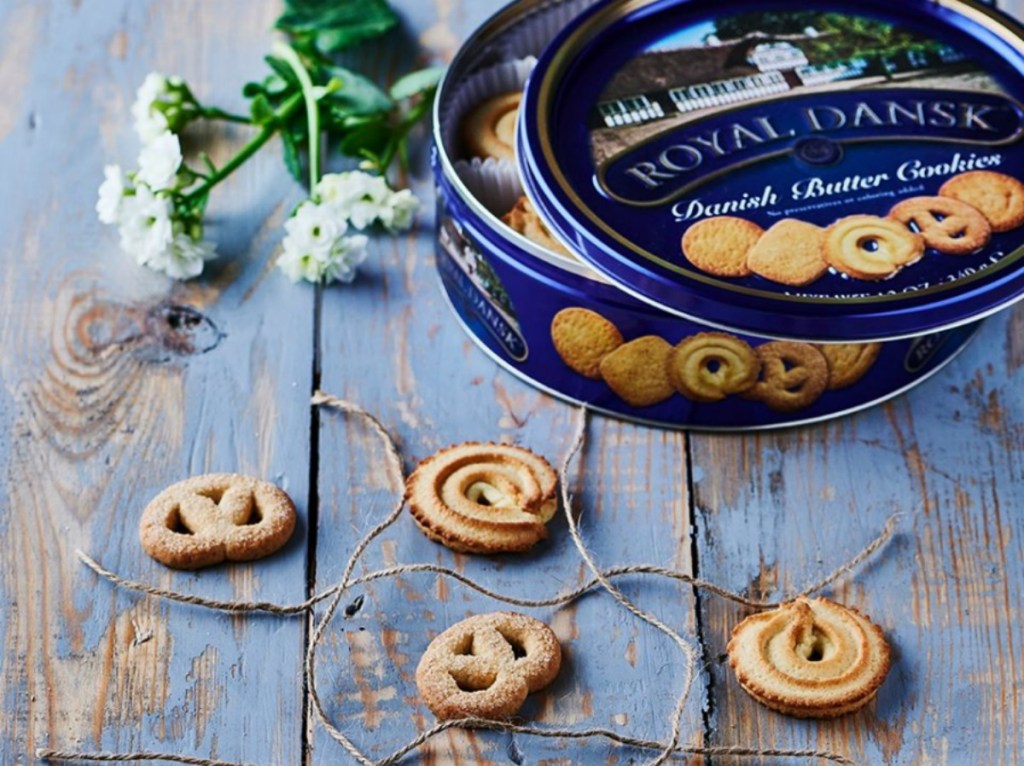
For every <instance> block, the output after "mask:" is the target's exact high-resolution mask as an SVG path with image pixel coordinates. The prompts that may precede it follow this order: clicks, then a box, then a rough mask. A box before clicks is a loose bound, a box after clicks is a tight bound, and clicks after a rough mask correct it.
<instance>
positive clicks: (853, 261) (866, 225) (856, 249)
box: [822, 215, 925, 281]
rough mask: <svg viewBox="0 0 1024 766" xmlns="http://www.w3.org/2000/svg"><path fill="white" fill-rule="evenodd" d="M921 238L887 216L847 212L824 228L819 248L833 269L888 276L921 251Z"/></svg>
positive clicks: (864, 276)
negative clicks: (825, 229) (822, 242)
mask: <svg viewBox="0 0 1024 766" xmlns="http://www.w3.org/2000/svg"><path fill="white" fill-rule="evenodd" d="M924 249H925V247H924V238H923V237H921V235H920V234H915V233H914V232H912V231H910V230H909V229H908V228H907V227H906V226H904V225H903V224H901V223H899V222H898V221H894V220H892V219H890V218H879V217H878V216H873V215H851V216H849V217H847V218H842V219H840V220H838V221H836V222H835V223H834V224H832V225H831V226H830V227H829V228H828V230H827V231H826V232H825V242H824V244H823V246H822V252H823V253H824V255H825V260H826V261H828V263H829V265H830V266H832V267H833V268H835V269H836V270H837V271H841V272H842V273H843V274H846V275H847V276H851V277H853V278H855V279H863V280H866V281H878V280H882V279H888V278H889V277H891V276H893V275H895V274H896V273H897V272H898V271H900V269H902V268H904V267H905V266H909V265H910V264H912V263H916V262H917V261H919V260H920V259H921V256H923V255H924Z"/></svg>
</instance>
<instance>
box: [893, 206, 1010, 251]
mask: <svg viewBox="0 0 1024 766" xmlns="http://www.w3.org/2000/svg"><path fill="white" fill-rule="evenodd" d="M889 217H890V218H893V219H895V220H897V221H899V222H900V223H902V224H906V225H907V226H913V227H914V228H915V230H916V231H918V232H919V233H920V234H921V236H922V237H924V242H925V244H926V245H927V246H928V247H930V248H932V249H934V250H938V251H939V252H940V253H946V254H948V255H970V254H971V253H974V252H977V251H978V250H980V249H981V248H983V247H984V246H985V245H987V244H988V243H989V240H990V239H992V227H991V226H990V225H989V222H988V220H986V218H985V216H983V215H982V214H981V213H980V212H979V211H978V210H977V209H976V208H973V207H971V206H970V205H968V204H967V203H966V202H960V201H959V200H956V199H953V198H952V197H913V198H911V199H908V200H904V201H903V202H901V203H899V204H898V205H896V207H894V208H893V209H892V210H891V211H889Z"/></svg>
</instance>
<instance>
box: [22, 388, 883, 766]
mask: <svg viewBox="0 0 1024 766" xmlns="http://www.w3.org/2000/svg"><path fill="white" fill-rule="evenodd" d="M312 403H313V404H314V405H316V406H329V407H332V408H334V409H337V410H339V411H342V412H345V413H348V414H353V415H358V416H360V417H362V418H364V419H365V420H366V422H367V423H368V424H369V425H370V427H371V429H372V430H373V431H374V432H375V433H376V435H377V436H378V437H379V438H380V440H381V443H382V444H383V445H384V447H385V451H386V454H387V463H388V470H389V472H390V473H391V474H392V476H391V478H392V481H393V482H394V483H395V486H396V490H397V495H398V499H397V500H396V502H395V504H394V506H393V507H392V509H391V512H390V513H389V514H388V516H387V517H386V518H385V519H384V520H383V521H382V522H380V523H379V524H377V525H376V526H375V527H374V528H373V529H371V530H370V531H369V532H368V533H367V534H366V535H365V536H364V537H363V538H362V539H361V540H360V541H359V543H358V544H357V545H356V547H355V549H354V550H353V552H352V554H351V556H350V557H349V559H348V561H347V563H346V566H345V569H344V571H343V574H342V577H341V579H340V581H339V582H338V583H337V584H336V585H335V586H334V587H332V588H329V589H328V590H326V591H324V592H322V593H319V594H316V595H314V596H313V597H312V598H309V599H307V600H306V601H303V602H302V603H300V604H295V605H280V604H275V603H271V602H266V601H221V600H216V599H207V598H204V597H201V596H192V595H188V594H183V593H177V592H175V591H170V590H165V589H162V588H156V587H154V586H151V585H147V584H145V583H139V582H134V581H131V580H126V579H124V578H122V577H120V576H119V575H117V574H115V573H113V572H110V571H108V570H106V569H104V568H103V567H102V566H101V565H100V564H99V563H97V562H96V561H95V560H93V559H92V558H90V557H89V556H88V555H86V554H85V553H84V552H82V551H78V552H77V553H78V556H79V558H80V559H81V560H82V562H83V563H84V564H85V565H86V566H88V567H89V568H90V569H91V570H92V571H94V572H95V573H96V574H97V575H99V576H101V577H103V578H105V579H107V580H109V581H110V582H111V583H113V584H114V585H116V586H118V587H122V588H125V589H128V590H133V591H137V592H140V593H145V594H147V595H151V596H155V597H159V598H164V599H168V600H171V601H176V602H180V603H186V604H192V605H196V606H201V607H204V608H208V609H214V610H218V611H225V612H232V613H246V612H266V613H269V614H275V615H279V616H293V615H299V614H306V613H308V612H309V611H310V610H312V608H313V607H314V606H315V605H316V604H318V603H320V602H321V601H325V600H328V599H329V603H328V606H327V609H326V611H325V613H324V615H323V617H322V618H321V619H320V621H319V622H317V623H315V626H314V630H313V633H312V636H311V640H310V644H309V647H308V648H307V651H306V657H305V662H304V672H305V674H306V680H307V685H308V689H309V690H310V698H311V701H312V707H313V710H314V711H315V713H316V716H317V718H318V720H319V721H320V723H321V725H322V726H323V727H324V729H325V730H326V731H327V733H328V735H329V736H330V737H331V738H332V739H334V740H335V741H336V742H338V744H340V745H341V746H342V747H343V748H344V749H345V750H346V751H347V752H348V753H349V755H351V756H352V757H353V758H354V759H355V760H356V761H357V762H358V763H360V764H362V766H394V764H397V763H399V762H400V761H401V760H402V759H403V758H404V757H405V756H406V755H408V754H409V753H411V752H412V751H414V750H416V749H417V748H418V747H420V746H421V745H423V744H425V743H426V742H427V741H429V740H430V739H432V738H433V737H435V736H437V735H438V734H440V733H442V732H445V731H447V730H449V729H452V728H464V729H486V730H496V731H504V732H509V733H518V734H524V735H529V736H537V737H544V738H562V739H587V738H603V739H607V740H609V741H611V742H615V743H617V744H620V745H625V746H630V747H635V748H638V749H646V750H658V751H660V752H659V753H658V755H657V756H656V757H655V758H654V759H653V760H652V761H650V762H649V764H648V766H660V764H663V763H664V762H665V761H666V760H667V759H668V758H670V757H671V756H672V755H673V754H690V755H706V756H737V757H744V756H757V757H781V758H818V759H822V760H826V761H830V762H833V763H838V764H847V765H848V766H853V761H851V760H849V759H848V758H846V757H844V756H841V755H838V754H836V753H831V752H828V751H822V750H782V749H771V748H770V749H759V748H749V747H739V746H722V747H699V746H684V745H681V744H680V742H679V740H680V738H681V736H682V717H683V714H684V712H685V706H686V702H687V700H688V699H689V695H690V691H691V688H692V684H693V680H694V677H695V670H696V659H695V657H696V652H695V650H694V648H693V646H692V645H691V644H690V643H688V642H687V641H686V640H685V639H684V638H683V637H682V635H680V634H679V633H678V632H677V631H675V630H673V629H672V628H671V627H669V626H668V625H667V624H665V623H664V622H662V621H661V620H660V619H658V618H657V617H655V616H654V615H651V614H649V613H647V612H645V611H643V610H642V609H640V607H638V606H637V605H636V604H635V603H633V602H632V601H631V600H630V599H629V598H628V597H626V596H625V595H624V594H623V593H622V592H621V591H620V590H619V589H618V588H616V587H615V585H614V584H612V582H611V580H612V579H615V578H619V577H624V576H628V575H654V576H659V577H665V578H669V579H673V580H678V581H681V582H684V583H687V584H689V585H691V586H693V587H695V588H700V589H702V590H706V591H708V592H710V593H713V594H715V595H718V596H720V597H722V598H724V599H727V600H730V601H733V602H735V603H738V604H741V605H743V606H747V607H751V608H755V609H772V608H777V607H778V606H779V605H780V602H769V601H758V600H754V599H749V598H747V597H745V596H743V595H742V594H739V593H734V592H732V591H729V590H727V589H724V588H721V587H720V586H717V585H715V584H713V583H709V582H707V581H704V580H701V579H699V578H696V577H693V576H691V575H688V574H686V573H684V572H679V571H677V570H672V569H667V568H663V567H657V566H653V565H648V564H639V565H630V566H619V567H613V568H610V569H606V570H602V569H601V568H600V567H598V565H597V563H596V561H595V560H594V557H593V555H592V554H591V552H590V550H589V549H588V548H587V546H586V544H585V543H584V541H583V538H582V535H581V533H580V529H579V525H578V522H577V519H576V517H575V516H574V514H573V512H572V496H571V494H570V492H569V477H568V474H569V469H570V467H571V465H572V462H573V460H574V459H575V457H576V456H577V455H578V454H579V453H580V451H581V450H582V449H583V447H584V444H585V440H586V427H587V417H588V412H587V410H586V408H580V410H579V422H578V426H577V430H576V436H575V439H574V441H573V444H572V446H571V447H570V449H569V451H568V452H567V453H566V456H565V458H564V460H563V463H562V465H561V470H560V472H559V477H560V486H561V495H562V507H563V512H564V513H565V517H566V522H567V524H568V526H569V534H570V538H571V539H572V541H573V544H574V545H575V547H576V549H577V552H578V553H579V554H580V556H581V558H582V559H583V561H584V563H585V564H586V565H587V567H588V568H589V569H590V571H591V572H592V574H593V575H594V577H593V578H592V579H591V580H590V581H589V582H587V583H585V584H583V585H581V586H580V587H577V588H576V589H574V590H571V591H568V592H566V593H562V594H559V595H556V596H553V597H551V598H547V599H522V598H518V597H516V596H510V595H507V594H503V593H499V592H497V591H494V590H491V589H489V588H487V587H485V586H483V585H481V584H479V583H477V582H475V581H474V580H472V579H471V578H469V577H466V576H465V575H462V574H460V573H458V572H456V571H455V570H452V569H448V568H446V567H441V566H436V565H433V564H408V565H401V566H395V567H390V568H387V569H381V570H377V571H373V572H370V573H368V574H365V575H362V576H361V577H356V578H353V577H352V573H353V572H354V570H355V567H356V566H357V564H358V562H359V560H360V559H361V557H362V555H363V553H364V552H365V551H366V549H367V548H368V547H369V545H370V544H371V543H372V542H373V541H374V540H375V539H376V538H377V537H379V536H380V535H381V534H382V533H383V532H384V531H386V530H387V529H388V528H389V527H391V526H392V525H393V524H394V523H395V522H396V521H397V520H398V519H399V518H400V516H401V513H402V510H403V508H404V499H403V497H404V493H403V488H404V481H405V477H404V471H403V469H402V459H401V456H400V455H399V452H398V448H397V446H396V445H395V442H394V440H393V439H392V438H391V436H390V435H389V434H388V432H387V430H386V429H385V428H384V426H383V425H382V424H381V423H380V421H379V420H377V418H375V417H374V416H373V415H371V414H370V413H369V412H367V411H366V410H364V409H363V408H361V407H359V406H358V405H355V404H352V403H350V402H347V401H345V400H342V399H338V398H337V397H333V396H330V395H328V394H324V393H323V392H321V391H317V392H316V394H315V395H314V397H313V400H312ZM897 520H898V515H894V516H892V517H890V518H889V519H888V521H887V522H886V524H885V527H884V528H883V531H882V533H881V534H880V535H879V536H878V537H876V538H875V539H874V540H873V541H872V542H871V543H870V544H869V545H868V546H867V547H866V548H864V549H863V550H862V551H861V552H860V553H858V554H857V555H856V556H855V557H854V558H852V559H850V560H849V561H848V562H846V563H845V564H843V565H842V566H840V567H838V568H836V569H835V570H834V571H833V572H832V573H830V574H829V575H828V576H826V577H825V578H823V579H821V580H819V581H818V582H816V583H814V584H812V585H811V586H809V587H808V588H806V589H804V590H803V591H801V593H800V595H809V594H811V593H815V592H817V591H820V590H823V589H824V588H826V587H828V586H829V585H831V584H832V583H833V582H835V581H837V580H839V579H840V578H841V577H843V576H845V575H847V574H850V573H851V572H852V571H853V570H854V569H856V568H857V567H859V566H860V565H861V564H862V563H864V562H865V561H866V560H867V559H868V558H870V557H871V556H872V555H874V553H876V552H877V551H878V550H880V549H881V548H882V547H883V546H884V545H885V544H886V543H887V542H888V541H889V540H890V539H891V538H892V535H893V533H894V531H895V528H896V523H897ZM416 572H427V573H431V574H435V575H438V576H443V577H448V578H451V579H454V580H456V581H458V582H459V583H461V584H463V585H465V586H467V587H469V588H471V589H473V590H475V591H477V592H479V593H481V594H483V595H485V596H487V597H489V598H493V599H495V600H497V601H501V602H504V603H508V604H513V605H517V606H523V607H530V608H533V607H544V606H558V605H563V604H568V603H571V602H573V601H576V600H577V599H579V598H580V597H582V596H583V595H584V594H586V593H588V592H590V591H591V590H594V589H595V588H597V587H598V586H600V588H601V589H602V590H604V591H605V592H607V593H608V594H609V595H611V596H612V597H613V598H614V599H615V600H616V601H617V602H618V603H619V604H620V605H621V606H622V607H623V608H625V609H627V610H628V611H629V612H630V613H632V614H633V615H635V616H636V617H637V618H639V619H641V620H643V621H644V622H647V623H648V624H650V625H651V626H653V627H654V628H656V629H657V630H659V631H660V632H662V633H664V634H666V635H667V636H668V637H669V638H671V639H672V641H673V642H674V643H675V644H676V645H677V646H678V647H679V649H680V651H682V653H683V656H684V657H685V658H686V675H685V682H684V684H683V686H682V690H681V692H680V695H679V697H678V698H677V701H676V705H675V707H674V709H673V715H672V719H671V731H670V738H669V740H668V741H667V742H656V741H650V740H643V739H637V738H634V737H630V736H628V735H623V734H619V733H618V732H615V731H611V730H608V729H601V728H589V729H558V728H539V727H537V726H529V725H521V724H513V723H510V722H505V721H491V720H487V719H478V718H466V719H460V720H455V721H442V722H439V723H438V724H436V725H435V726H433V727H432V728H430V729H428V730H426V731H424V732H421V733H420V734H419V735H418V736H417V737H416V738H415V739H413V740H412V741H411V742H409V743H408V744H406V745H405V746H403V747H401V748H399V749H398V750H396V751H395V752H394V753H392V754H391V755H389V756H387V757H386V758H383V759H380V760H378V761H372V760H370V759H369V758H368V757H367V756H366V755H364V754H363V753H362V751H360V750H359V748H358V747H357V746H356V745H355V744H354V743H353V742H352V741H351V740H350V739H349V738H348V737H347V736H346V735H345V734H344V733H343V732H342V731H341V730H340V729H339V728H338V727H336V726H335V725H334V724H333V722H332V721H331V720H330V717H329V716H328V714H327V711H326V710H325V709H324V707H323V704H322V701H321V699H320V695H319V691H318V689H317V685H316V651H317V648H318V646H319V644H320V642H321V641H322V640H323V638H324V635H325V633H326V630H327V626H328V625H329V623H330V622H331V620H332V619H333V617H334V616H335V614H336V612H337V609H338V606H339V605H340V603H341V600H342V598H343V597H344V595H345V594H346V593H348V592H349V591H350V590H351V589H352V588H354V587H356V586H358V585H365V584H368V583H371V582H374V581H376V580H380V579H383V578H387V577H396V576H400V575H405V574H412V573H416ZM37 756H38V757H40V758H44V759H47V760H51V761H81V760H95V761H126V760H165V761H174V762H178V763H187V764H196V766H239V765H236V764H229V763H225V762H222V761H214V760H209V759H204V758H195V757H190V756H178V755H167V754H160V753H134V754H117V753H93V754H88V753H74V752H64V751H56V750H39V751H37Z"/></svg>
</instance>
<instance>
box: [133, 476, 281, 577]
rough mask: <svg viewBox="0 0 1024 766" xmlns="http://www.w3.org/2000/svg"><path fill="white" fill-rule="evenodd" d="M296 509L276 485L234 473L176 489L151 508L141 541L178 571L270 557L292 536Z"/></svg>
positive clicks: (181, 484) (194, 480)
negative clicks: (224, 562)
mask: <svg viewBox="0 0 1024 766" xmlns="http://www.w3.org/2000/svg"><path fill="white" fill-rule="evenodd" d="M294 529H295V506H294V505H293V504H292V501H291V499H290V498H289V497H288V495H287V494H285V492H284V490H282V489H280V488H278V487H275V486H274V485H273V484H271V483H269V482H266V481H261V480H259V479H254V478H252V477H249V476H240V475H238V474H233V473H213V474H207V475H205V476H196V477H194V478H191V479H186V480H185V481H181V482H178V483H177V484H173V485H171V486H170V487H168V488H167V489H165V490H164V491H163V492H161V493H160V494H159V495H157V496H156V497H155V498H153V500H152V501H151V502H150V503H149V505H147V506H146V509H145V510H144V511H143V512H142V519H141V521H140V523H139V538H140V540H141V542H142V547H143V549H145V551H146V553H148V554H149V555H150V556H152V557H153V558H154V559H156V560H157V561H159V562H160V563H161V564H166V565H167V566H169V567H173V568H175V569H200V568H202V567H208V566H213V565H214V564H219V563H221V562H222V561H252V560H254V559H260V558H263V557H264V556H269V555H270V554H271V553H273V552H274V551H276V550H278V549H279V548H280V547H281V546H283V545H284V544H285V543H286V542H288V538H290V537H291V535H292V532H293V531H294Z"/></svg>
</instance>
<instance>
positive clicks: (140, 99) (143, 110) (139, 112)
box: [132, 72, 168, 144]
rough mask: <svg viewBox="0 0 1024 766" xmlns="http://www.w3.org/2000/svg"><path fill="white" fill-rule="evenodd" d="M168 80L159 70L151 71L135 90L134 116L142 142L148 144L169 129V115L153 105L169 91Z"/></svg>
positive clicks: (136, 128)
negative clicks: (165, 114)
mask: <svg viewBox="0 0 1024 766" xmlns="http://www.w3.org/2000/svg"><path fill="white" fill-rule="evenodd" d="M167 85H168V80H167V78H166V77H164V76H163V75H162V74H160V73H159V72H150V73H149V74H148V75H146V79H145V80H143V81H142V85H140V86H139V89H138V90H137V91H136V92H135V103H134V104H132V117H134V118H135V132H136V133H138V134H139V138H140V139H142V143H144V144H148V143H149V142H150V141H152V140H153V139H154V138H156V137H157V136H159V135H160V134H161V133H163V132H164V131H165V130H167V128H168V125H167V117H166V116H164V113H163V112H161V111H160V110H159V109H154V108H153V105H154V104H155V103H156V102H157V101H159V100H160V98H161V97H162V96H163V95H164V94H165V93H166V92H167Z"/></svg>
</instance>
